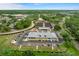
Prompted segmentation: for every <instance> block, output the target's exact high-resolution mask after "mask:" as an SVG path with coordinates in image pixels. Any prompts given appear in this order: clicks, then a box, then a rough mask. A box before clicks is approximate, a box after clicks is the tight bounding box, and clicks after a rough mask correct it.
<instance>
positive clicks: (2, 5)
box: [0, 3, 26, 10]
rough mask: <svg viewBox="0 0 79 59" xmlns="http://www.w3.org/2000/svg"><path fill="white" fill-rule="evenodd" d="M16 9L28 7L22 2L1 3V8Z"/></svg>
mask: <svg viewBox="0 0 79 59" xmlns="http://www.w3.org/2000/svg"><path fill="white" fill-rule="evenodd" d="M14 9H26V8H25V7H24V6H23V5H21V4H14V3H6V4H5V3H0V10H14Z"/></svg>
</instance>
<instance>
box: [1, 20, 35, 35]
mask: <svg viewBox="0 0 79 59" xmlns="http://www.w3.org/2000/svg"><path fill="white" fill-rule="evenodd" d="M34 26H35V24H34V23H33V21H32V23H31V25H30V26H29V27H28V28H25V29H22V30H17V31H12V32H5V33H0V35H9V34H15V33H20V32H23V31H26V30H29V29H31V28H33V27H34Z"/></svg>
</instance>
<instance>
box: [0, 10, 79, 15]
mask: <svg viewBox="0 0 79 59" xmlns="http://www.w3.org/2000/svg"><path fill="white" fill-rule="evenodd" d="M63 12H65V13H67V12H68V13H73V12H74V13H76V11H75V10H0V14H43V13H44V14H45V13H46V14H48V13H49V14H52V13H63ZM78 12H79V11H77V13H78Z"/></svg>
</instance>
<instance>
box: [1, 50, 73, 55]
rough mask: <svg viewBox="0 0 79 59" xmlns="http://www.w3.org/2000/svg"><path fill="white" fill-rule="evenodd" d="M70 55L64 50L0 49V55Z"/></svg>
mask: <svg viewBox="0 0 79 59" xmlns="http://www.w3.org/2000/svg"><path fill="white" fill-rule="evenodd" d="M42 55H43V56H68V55H69V56H70V55H72V54H69V53H66V51H64V52H50V51H31V50H26V51H19V50H9V49H8V50H5V49H4V50H2V51H0V56H42Z"/></svg>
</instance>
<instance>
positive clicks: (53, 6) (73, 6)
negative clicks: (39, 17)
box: [0, 3, 79, 10]
mask: <svg viewBox="0 0 79 59" xmlns="http://www.w3.org/2000/svg"><path fill="white" fill-rule="evenodd" d="M0 10H79V3H0Z"/></svg>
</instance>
